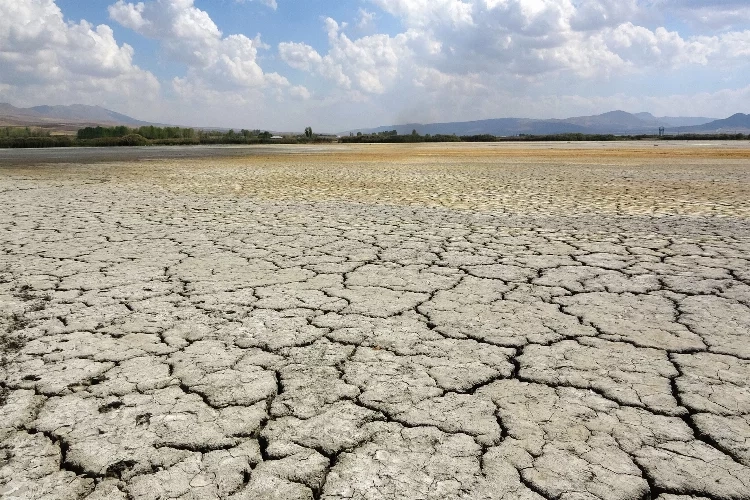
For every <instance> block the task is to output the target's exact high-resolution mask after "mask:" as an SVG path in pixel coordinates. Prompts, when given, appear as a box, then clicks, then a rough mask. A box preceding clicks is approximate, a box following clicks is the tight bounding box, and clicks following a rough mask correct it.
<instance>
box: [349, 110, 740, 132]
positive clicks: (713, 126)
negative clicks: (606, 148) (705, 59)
mask: <svg viewBox="0 0 750 500" xmlns="http://www.w3.org/2000/svg"><path fill="white" fill-rule="evenodd" d="M659 127H664V128H665V131H666V133H667V134H676V133H733V132H742V133H747V132H749V131H750V115H745V114H742V113H737V114H735V115H733V116H731V117H729V118H727V119H724V120H716V119H714V118H707V117H700V116H688V117H671V116H660V117H656V116H654V115H652V114H651V113H637V114H633V113H628V112H625V111H609V112H607V113H603V114H601V115H592V116H578V117H572V118H566V119H547V120H544V119H533V118H497V119H491V120H476V121H468V122H449V123H428V124H423V123H407V124H403V125H389V126H384V127H377V128H373V129H359V130H353V131H351V132H353V133H357V132H362V133H363V134H371V133H378V132H385V131H389V130H396V131H398V133H399V134H409V133H411V131H412V130H416V131H417V132H418V133H419V134H423V135H424V134H431V135H435V134H456V135H481V134H490V135H496V136H512V135H519V134H529V135H549V134H562V133H571V132H572V133H576V132H577V133H583V134H619V135H629V134H657V133H658V131H659ZM345 134H346V135H348V134H349V132H346V133H345Z"/></svg>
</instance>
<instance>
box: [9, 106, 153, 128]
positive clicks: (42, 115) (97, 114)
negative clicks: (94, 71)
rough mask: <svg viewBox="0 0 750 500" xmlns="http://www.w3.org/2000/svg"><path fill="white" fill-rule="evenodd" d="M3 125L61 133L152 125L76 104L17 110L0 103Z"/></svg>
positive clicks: (102, 109)
mask: <svg viewBox="0 0 750 500" xmlns="http://www.w3.org/2000/svg"><path fill="white" fill-rule="evenodd" d="M0 125H2V126H39V127H45V128H51V129H58V130H75V129H77V128H81V127H83V126H88V125H129V126H141V125H149V123H148V122H144V121H141V120H136V119H135V118H131V117H130V116H127V115H123V114H122V113H117V112H115V111H111V110H109V109H106V108H103V107H101V106H87V105H85V104H72V105H69V106H34V107H31V108H17V107H15V106H13V105H11V104H8V103H5V102H3V103H0Z"/></svg>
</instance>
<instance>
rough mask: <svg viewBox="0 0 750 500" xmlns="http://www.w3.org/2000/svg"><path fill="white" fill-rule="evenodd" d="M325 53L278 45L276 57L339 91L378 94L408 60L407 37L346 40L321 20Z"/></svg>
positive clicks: (292, 44)
mask: <svg viewBox="0 0 750 500" xmlns="http://www.w3.org/2000/svg"><path fill="white" fill-rule="evenodd" d="M325 27H326V31H327V32H328V43H329V46H330V48H329V52H328V54H327V55H326V56H324V57H323V56H321V55H320V54H319V53H318V52H317V51H316V50H315V49H314V48H313V47H311V46H309V45H307V44H305V43H295V42H285V43H281V44H279V55H280V57H281V59H282V60H284V61H285V62H286V63H287V64H289V65H290V66H291V67H293V68H296V69H299V70H303V71H308V72H314V73H317V74H319V75H321V76H323V77H325V78H326V79H328V80H331V81H333V82H334V83H336V85H338V86H339V87H341V88H344V89H355V90H359V91H362V92H365V93H370V94H382V93H383V92H385V91H386V90H388V89H389V88H391V87H392V86H393V84H394V83H395V82H396V80H397V79H398V76H399V71H400V66H401V64H402V62H403V61H405V60H407V59H409V58H410V53H411V50H410V49H409V46H408V41H409V34H400V35H397V36H395V37H391V36H389V35H385V34H377V35H370V36H363V37H361V38H358V39H356V40H352V39H350V38H349V37H348V36H347V35H346V34H345V33H343V32H342V28H343V25H340V24H339V23H337V22H336V21H334V20H333V19H331V18H330V17H329V18H326V19H325Z"/></svg>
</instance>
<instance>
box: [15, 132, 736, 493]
mask: <svg viewBox="0 0 750 500" xmlns="http://www.w3.org/2000/svg"><path fill="white" fill-rule="evenodd" d="M749 165H750V146H748V144H747V143H719V142H716V143H708V144H694V143H666V142H659V143H647V142H644V143H606V144H600V143H587V144H547V143H538V144H525V143H514V144H475V145H472V144H457V145H445V144H442V145H441V144H437V145H409V146H396V145H377V146H375V145H359V146H338V145H335V146H315V147H305V146H299V147H288V146H270V147H254V148H234V147H222V148H212V147H197V148H129V149H98V150H93V149H92V150H78V149H71V150H44V151H3V150H0V203H1V204H2V205H1V206H2V210H0V335H2V336H1V337H0V355H1V356H2V357H1V358H0V381H1V382H2V385H1V386H0V497H2V498H9V499H42V498H44V499H53V498H54V499H78V498H90V499H166V498H181V499H197V498H209V499H210V498H222V499H224V498H231V499H291V500H298V499H331V500H333V499H341V500H343V499H353V500H365V499H367V500H370V499H373V500H374V499H467V500H468V499H485V500H490V499H503V500H522V499H523V500H542V499H561V500H588V499H591V500H594V499H602V500H605V499H607V500H608V499H623V500H624V499H634V500H636V499H648V498H651V499H656V498H659V499H661V500H689V499H712V500H713V499H748V498H750V167H749Z"/></svg>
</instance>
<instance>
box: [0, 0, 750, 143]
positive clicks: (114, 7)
mask: <svg viewBox="0 0 750 500" xmlns="http://www.w3.org/2000/svg"><path fill="white" fill-rule="evenodd" d="M0 102H10V103H11V104H13V105H16V106H34V105H40V104H74V103H80V104H90V105H101V106H104V107H106V108H109V109H112V110H115V111H118V112H120V113H124V114H127V115H130V116H133V117H135V118H138V119H141V120H147V121H152V122H158V123H170V124H179V125H189V126H220V127H234V128H249V129H256V128H260V129H268V130H274V131H301V130H303V129H304V128H305V127H307V126H311V127H312V128H313V130H314V131H319V132H341V131H344V130H350V129H355V128H363V127H375V126H379V125H391V124H401V123H413V122H421V123H427V122H447V121H463V120H478V119H487V118H502V117H530V118H565V117H569V116H580V115H590V114H597V113H602V112H605V111H611V110H615V109H622V110H625V111H629V112H641V111H648V112H651V113H653V114H654V115H656V116H707V117H717V118H723V117H726V116H729V115H731V114H733V113H736V112H750V0H596V1H595V0H347V1H340V0H336V1H323V0H307V1H305V2H302V1H299V0H297V1H293V0H144V1H138V2H135V1H128V0H86V1H83V0H0Z"/></svg>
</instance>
